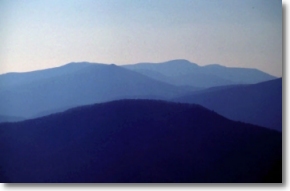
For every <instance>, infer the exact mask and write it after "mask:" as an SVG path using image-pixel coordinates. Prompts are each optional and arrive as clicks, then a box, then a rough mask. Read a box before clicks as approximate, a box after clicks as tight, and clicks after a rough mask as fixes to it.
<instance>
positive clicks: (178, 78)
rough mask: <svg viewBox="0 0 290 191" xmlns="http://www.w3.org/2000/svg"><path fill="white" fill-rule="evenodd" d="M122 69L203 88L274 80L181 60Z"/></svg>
mask: <svg viewBox="0 0 290 191" xmlns="http://www.w3.org/2000/svg"><path fill="white" fill-rule="evenodd" d="M123 67H125V68H128V69H130V70H132V71H135V72H139V73H141V74H143V75H146V76H148V77H150V78H153V79H156V80H159V81H163V82H166V83H169V84H173V85H183V86H185V85H188V86H194V87H203V88H207V87H214V86H223V85H232V84H254V83H259V82H263V81H267V80H272V79H275V78H276V77H274V76H271V75H269V74H267V73H265V72H262V71H260V70H257V69H252V68H231V67H225V66H222V65H218V64H211V65H206V66H199V65H197V64H195V63H191V62H189V61H187V60H182V59H179V60H171V61H167V62H163V63H139V64H132V65H126V66H123Z"/></svg>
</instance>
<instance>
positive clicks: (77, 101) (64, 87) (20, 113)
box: [0, 62, 188, 119]
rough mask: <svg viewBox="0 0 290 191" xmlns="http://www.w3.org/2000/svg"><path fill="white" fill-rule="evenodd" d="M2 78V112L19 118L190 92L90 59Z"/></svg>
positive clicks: (0, 103)
mask: <svg viewBox="0 0 290 191" xmlns="http://www.w3.org/2000/svg"><path fill="white" fill-rule="evenodd" d="M0 79H2V80H3V83H4V82H6V83H5V84H6V85H4V86H3V87H2V88H1V89H0V98H1V99H0V105H1V108H0V115H3V116H7V117H9V116H17V117H20V118H35V117H37V116H40V115H42V116H44V115H48V114H51V113H55V112H59V111H64V110H66V109H68V108H73V107H76V106H81V105H87V104H94V103H100V102H106V101H112V100H117V99H124V98H143V99H170V98H173V97H176V96H178V95H182V94H184V93H186V92H188V90H187V88H182V87H177V86H173V85H170V84H166V83H164V82H159V81H156V80H154V79H151V78H148V77H146V76H144V75H141V74H139V73H137V72H134V71H130V70H128V69H125V68H122V67H118V66H115V65H106V64H90V63H87V62H85V63H70V64H67V65H65V66H62V67H57V68H52V69H47V70H40V71H35V72H28V73H19V74H14V73H12V74H6V75H3V76H1V75H0ZM17 79H18V80H17ZM10 119H11V117H10Z"/></svg>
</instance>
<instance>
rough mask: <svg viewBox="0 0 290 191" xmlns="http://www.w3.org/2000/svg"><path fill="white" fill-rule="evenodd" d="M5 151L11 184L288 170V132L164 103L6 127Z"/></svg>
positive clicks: (74, 112) (247, 176) (249, 177)
mask: <svg viewBox="0 0 290 191" xmlns="http://www.w3.org/2000/svg"><path fill="white" fill-rule="evenodd" d="M0 152H1V155H2V157H1V158H0V169H1V171H0V174H1V173H2V175H0V177H7V180H9V181H11V182H264V181H278V182H281V181H282V178H281V176H282V174H281V173H280V174H278V175H279V176H278V177H274V180H273V179H271V178H273V175H274V174H272V173H271V172H272V171H273V168H276V169H278V170H279V169H281V168H282V167H281V165H279V164H281V163H280V161H281V158H282V135H281V133H279V132H276V131H272V130H267V129H265V128H260V127H258V126H253V125H249V124H244V123H239V122H234V121H231V120H228V119H226V118H224V117H222V116H220V115H218V114H216V113H215V112H212V111H209V110H207V109H205V108H203V107H201V106H198V105H190V104H177V103H170V102H163V101H149V100H121V101H113V102H109V103H102V104H95V105H89V106H84V107H79V108H75V109H71V110H68V111H66V112H63V113H58V114H54V115H51V116H47V117H42V118H38V119H33V120H28V121H24V122H19V123H4V124H0ZM277 164H278V166H277ZM275 172H276V171H275ZM275 175H277V174H275Z"/></svg>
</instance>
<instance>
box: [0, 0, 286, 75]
mask: <svg viewBox="0 0 290 191" xmlns="http://www.w3.org/2000/svg"><path fill="white" fill-rule="evenodd" d="M0 34H1V35H0V64H1V65H0V73H4V72H9V71H28V70H36V69H41V68H48V67H55V66H59V65H63V64H66V63H68V62H72V61H90V62H99V63H115V64H130V63H138V62H145V61H146V62H147V61H148V62H160V61H167V60H171V59H179V58H182V59H188V60H190V61H192V62H195V63H197V64H199V65H207V64H212V63H219V64H222V65H225V66H237V67H253V68H258V69H261V70H263V71H266V72H268V73H270V74H273V75H276V76H281V75H282V1H281V0H140V1H139V0H67V1H66V0H29V1H26V0H0Z"/></svg>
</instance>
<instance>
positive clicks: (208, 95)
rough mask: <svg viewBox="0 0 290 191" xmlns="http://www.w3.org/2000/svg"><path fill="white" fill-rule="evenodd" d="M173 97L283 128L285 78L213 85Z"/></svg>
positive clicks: (257, 122) (221, 112)
mask: <svg viewBox="0 0 290 191" xmlns="http://www.w3.org/2000/svg"><path fill="white" fill-rule="evenodd" d="M174 100H175V101H177V102H185V103H196V104H200V105H202V106H204V107H206V108H209V109H211V110H214V111H216V112H217V113H219V114H221V115H223V116H225V117H227V118H229V119H232V120H236V121H243V122H246V123H251V124H255V125H260V126H263V127H268V128H271V129H275V130H278V131H282V78H279V79H275V80H270V81H266V82H262V83H258V84H253V85H243V86H241V85H240V86H232V87H220V88H211V89H208V90H202V91H199V92H196V93H190V94H186V95H184V96H181V97H178V98H176V99H174Z"/></svg>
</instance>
